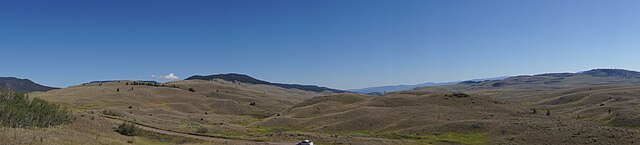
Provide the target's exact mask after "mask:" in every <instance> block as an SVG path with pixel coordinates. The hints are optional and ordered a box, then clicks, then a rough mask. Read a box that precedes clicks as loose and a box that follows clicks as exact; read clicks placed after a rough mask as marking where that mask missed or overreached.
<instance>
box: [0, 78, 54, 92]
mask: <svg viewBox="0 0 640 145" xmlns="http://www.w3.org/2000/svg"><path fill="white" fill-rule="evenodd" d="M0 88H1V89H5V90H11V91H15V92H35V91H49V90H53V89H58V88H54V87H47V86H43V85H40V84H37V83H34V82H33V81H31V80H28V79H18V78H14V77H0Z"/></svg>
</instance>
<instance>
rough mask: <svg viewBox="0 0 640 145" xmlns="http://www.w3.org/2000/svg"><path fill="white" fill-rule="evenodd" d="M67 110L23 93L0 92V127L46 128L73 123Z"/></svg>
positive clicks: (71, 116)
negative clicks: (30, 97)
mask: <svg viewBox="0 0 640 145" xmlns="http://www.w3.org/2000/svg"><path fill="white" fill-rule="evenodd" d="M73 119H74V117H73V114H72V113H71V111H70V110H69V109H67V108H64V107H60V106H59V105H56V104H52V103H49V102H47V101H45V100H42V99H39V98H34V99H32V100H30V99H29V96H27V95H26V94H23V93H7V92H3V91H0V125H2V126H5V127H11V128H31V127H37V128H44V127H50V126H55V125H60V124H66V123H71V122H73Z"/></svg>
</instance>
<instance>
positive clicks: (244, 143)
mask: <svg viewBox="0 0 640 145" xmlns="http://www.w3.org/2000/svg"><path fill="white" fill-rule="evenodd" d="M102 117H103V118H105V119H107V120H109V121H113V122H123V121H124V122H128V123H131V124H134V125H136V126H137V127H138V128H140V129H142V130H145V131H149V132H154V133H159V134H164V135H170V136H179V137H185V138H192V139H199V140H204V141H208V142H211V143H212V144H234V145H295V144H296V143H294V142H290V143H278V142H260V141H255V140H238V139H230V138H226V137H221V136H212V135H201V134H194V133H186V132H178V131H171V130H164V129H160V128H156V127H153V126H148V125H144V124H140V123H136V122H132V121H128V120H124V119H120V118H115V117H110V116H102Z"/></svg>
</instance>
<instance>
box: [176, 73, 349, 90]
mask: <svg viewBox="0 0 640 145" xmlns="http://www.w3.org/2000/svg"><path fill="white" fill-rule="evenodd" d="M213 79H222V80H225V81H232V82H233V81H237V82H242V83H250V84H262V85H273V86H278V87H282V88H287V89H299V90H305V91H314V92H322V91H331V92H334V93H343V92H347V91H343V90H338V89H332V88H327V87H319V86H314V85H299V84H281V83H271V82H267V81H263V80H258V79H255V78H253V77H251V76H248V75H244V74H236V73H229V74H216V75H208V76H200V75H195V76H191V77H189V78H187V79H186V80H213Z"/></svg>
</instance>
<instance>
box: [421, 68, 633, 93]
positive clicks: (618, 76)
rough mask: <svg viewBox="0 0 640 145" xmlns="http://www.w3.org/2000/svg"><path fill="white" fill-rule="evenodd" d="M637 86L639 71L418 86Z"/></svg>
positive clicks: (450, 88)
mask: <svg viewBox="0 0 640 145" xmlns="http://www.w3.org/2000/svg"><path fill="white" fill-rule="evenodd" d="M635 85H640V72H636V71H630V70H624V69H593V70H589V71H583V72H577V73H546V74H537V75H520V76H513V77H508V78H505V79H501V80H487V81H465V82H461V83H459V85H449V86H434V87H422V88H420V89H427V90H432V91H442V90H445V91H463V92H464V91H478V90H544V89H566V88H575V87H596V86H635Z"/></svg>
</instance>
